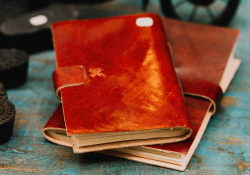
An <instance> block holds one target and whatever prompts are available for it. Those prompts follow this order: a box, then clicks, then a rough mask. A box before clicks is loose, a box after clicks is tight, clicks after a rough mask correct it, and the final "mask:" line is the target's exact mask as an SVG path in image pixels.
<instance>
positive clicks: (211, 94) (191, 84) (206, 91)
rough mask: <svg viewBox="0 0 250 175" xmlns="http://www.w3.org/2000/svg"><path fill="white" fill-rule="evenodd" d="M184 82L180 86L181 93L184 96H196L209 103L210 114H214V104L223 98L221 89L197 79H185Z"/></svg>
mask: <svg viewBox="0 0 250 175" xmlns="http://www.w3.org/2000/svg"><path fill="white" fill-rule="evenodd" d="M185 82H186V83H183V84H182V89H183V92H184V93H185V94H186V95H192V96H197V97H200V98H205V99H207V100H209V101H211V102H212V104H213V108H212V112H213V113H215V111H216V104H217V102H219V101H220V100H221V98H222V96H223V92H222V89H221V87H220V86H219V85H217V84H215V83H212V82H209V81H206V80H199V79H185Z"/></svg>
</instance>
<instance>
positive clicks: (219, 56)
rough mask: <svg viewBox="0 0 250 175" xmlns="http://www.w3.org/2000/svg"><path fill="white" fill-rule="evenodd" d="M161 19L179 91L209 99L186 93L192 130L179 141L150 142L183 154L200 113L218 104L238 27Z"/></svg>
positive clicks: (197, 124) (196, 130)
mask: <svg viewBox="0 0 250 175" xmlns="http://www.w3.org/2000/svg"><path fill="white" fill-rule="evenodd" d="M162 23H163V26H164V30H165V33H166V37H167V38H168V41H169V43H170V44H171V48H172V56H173V59H174V64H175V70H176V73H177V75H178V77H179V79H180V82H181V85H182V88H183V91H184V92H185V94H189V95H195V94H197V95H200V97H203V98H205V99H208V100H210V102H209V101H206V100H204V99H199V98H197V99H192V98H190V97H188V98H187V96H186V97H185V98H186V104H187V107H188V111H189V117H190V122H191V125H192V129H193V130H194V132H193V134H192V136H191V137H190V138H189V139H188V140H186V141H184V142H181V143H177V144H166V145H164V146H161V145H157V146H153V147H154V148H159V149H163V150H167V151H174V152H180V153H183V154H187V152H188V150H189V149H190V147H191V145H192V143H193V141H194V138H195V136H196V134H197V133H198V130H199V129H200V125H201V122H202V120H203V118H204V115H205V114H206V112H207V111H208V110H210V106H211V103H216V104H218V103H219V100H220V99H221V97H222V95H223V93H222V90H221V88H220V87H219V85H220V81H221V79H222V76H223V73H224V71H225V69H226V66H227V64H228V62H229V59H230V56H231V54H232V52H233V49H234V46H235V43H236V41H237V38H238V35H239V31H238V30H236V29H230V28H223V27H215V26H207V25H200V24H193V23H188V22H183V21H178V20H173V19H169V18H162ZM180 46H181V47H180ZM197 97H198V96H197ZM193 98H194V97H193Z"/></svg>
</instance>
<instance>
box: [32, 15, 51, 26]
mask: <svg viewBox="0 0 250 175" xmlns="http://www.w3.org/2000/svg"><path fill="white" fill-rule="evenodd" d="M47 22H48V18H47V17H46V16H44V15H38V16H34V17H32V18H30V24H32V25H33V26H40V25H43V24H45V23H47Z"/></svg>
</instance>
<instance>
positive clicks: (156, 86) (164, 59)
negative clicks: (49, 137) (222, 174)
mask: <svg viewBox="0 0 250 175" xmlns="http://www.w3.org/2000/svg"><path fill="white" fill-rule="evenodd" d="M52 35H53V42H54V49H55V53H56V65H57V68H56V70H55V71H54V73H53V79H54V85H55V91H56V95H57V97H58V98H59V99H60V100H61V101H62V108H63V115H64V120H65V125H66V133H67V135H68V136H71V137H72V140H73V150H74V152H75V153H81V152H90V151H100V150H105V149H113V148H121V147H130V146H139V145H151V144H156V143H157V144H163V143H172V142H178V141H182V140H185V139H187V138H188V137H189V136H190V135H191V133H192V129H190V123H189V119H188V115H187V110H186V106H185V102H184V98H183V93H182V90H181V88H180V84H179V80H178V79H177V76H176V73H175V70H174V66H173V62H172V58H171V54H170V51H169V48H168V45H167V40H166V37H165V33H164V29H163V26H162V23H161V18H160V17H159V16H158V15H156V14H135V15H126V16H118V17H112V18H100V19H87V20H75V21H64V22H59V23H55V24H53V25H52ZM56 134H57V133H56Z"/></svg>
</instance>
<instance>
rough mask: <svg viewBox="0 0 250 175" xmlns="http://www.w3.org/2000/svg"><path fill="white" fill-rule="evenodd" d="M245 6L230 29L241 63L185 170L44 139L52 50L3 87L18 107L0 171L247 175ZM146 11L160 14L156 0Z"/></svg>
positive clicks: (249, 71)
mask: <svg viewBox="0 0 250 175" xmlns="http://www.w3.org/2000/svg"><path fill="white" fill-rule="evenodd" d="M140 7H141V1H132V0H129V1H125V0H118V1H111V2H108V3H104V4H100V5H95V6H90V7H86V6H82V7H81V8H82V9H83V12H82V14H81V15H82V16H85V17H101V16H112V15H116V14H127V13H135V12H140V11H141V10H140ZM249 9H250V2H249V1H241V4H240V6H239V9H238V12H237V13H236V15H235V18H234V20H233V21H232V23H231V26H230V27H234V28H238V29H240V31H241V34H240V37H239V41H238V45H237V48H236V53H235V55H236V58H240V59H241V60H242V64H241V66H240V68H239V70H238V72H237V73H236V76H235V78H234V79H233V81H232V83H231V85H230V87H229V89H228V91H227V92H226V94H225V97H224V99H223V101H222V103H221V106H220V108H219V109H218V111H217V113H216V115H215V116H213V117H212V119H211V120H210V123H209V125H208V127H207V129H206V132H205V134H204V135H203V138H202V140H201V142H200V144H199V146H198V148H197V150H196V151H195V154H194V156H193V157H192V159H191V161H190V162H189V164H188V167H187V169H186V171H185V172H178V171H175V170H169V169H166V168H161V167H156V166H152V165H147V164H143V163H138V162H133V161H128V160H124V159H119V158H115V157H109V156H104V155H99V154H95V153H87V154H74V153H73V151H72V149H71V148H67V147H63V146H59V145H56V144H53V143H50V142H48V141H46V139H45V138H43V136H42V134H41V128H42V127H43V126H44V124H45V123H46V121H47V120H48V118H49V117H50V115H51V114H52V113H53V111H54V110H55V109H56V107H57V106H58V104H59V101H58V100H57V99H56V97H55V94H54V90H53V83H52V72H53V70H54V69H55V59H54V52H53V51H46V52H41V53H38V54H35V55H32V56H31V58H30V65H29V74H28V80H27V82H26V83H25V84H24V85H22V86H21V87H19V88H16V89H12V90H8V92H7V93H8V96H9V99H10V101H12V102H13V103H14V105H15V106H16V110H17V115H16V120H15V125H14V134H13V137H12V138H11V140H10V141H9V142H7V143H6V144H3V145H0V174H8V175H9V174H59V175H63V174H70V175H73V174H117V175H118V174H169V175H172V174H250V127H249V123H250V67H249V65H250V58H249V55H250V35H249V29H250V20H249V19H250V13H247V12H248V11H249ZM148 11H152V12H159V5H158V1H156V0H155V1H151V2H150V7H149V9H148Z"/></svg>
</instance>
